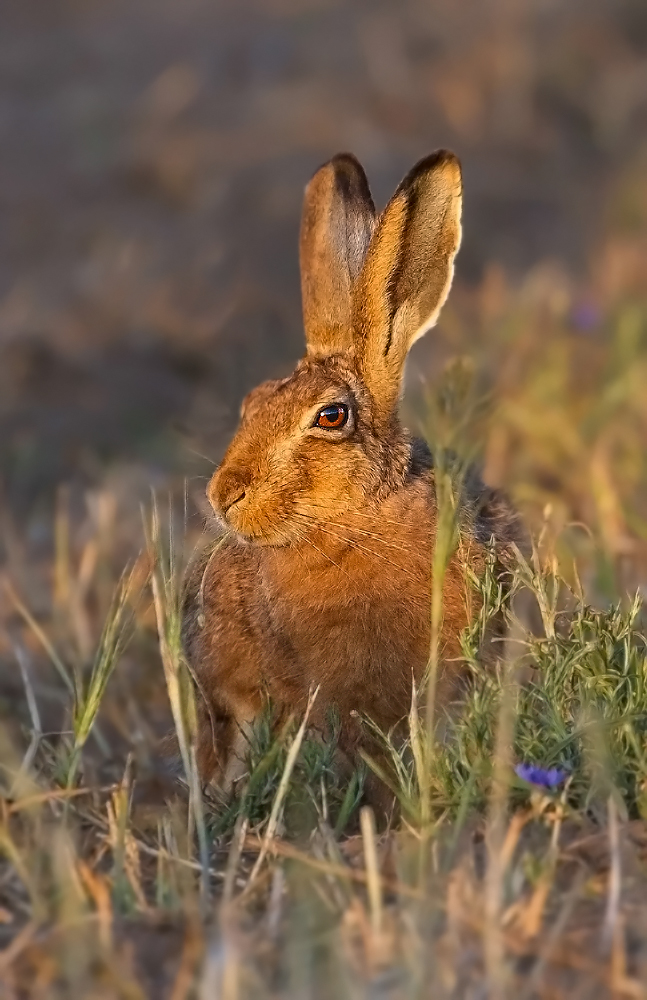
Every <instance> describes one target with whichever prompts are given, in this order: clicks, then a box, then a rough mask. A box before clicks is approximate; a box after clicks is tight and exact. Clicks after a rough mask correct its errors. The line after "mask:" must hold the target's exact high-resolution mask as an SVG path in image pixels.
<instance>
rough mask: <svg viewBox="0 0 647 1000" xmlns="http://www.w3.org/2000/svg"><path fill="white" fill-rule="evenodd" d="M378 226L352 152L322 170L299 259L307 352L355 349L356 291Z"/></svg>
mask: <svg viewBox="0 0 647 1000" xmlns="http://www.w3.org/2000/svg"><path fill="white" fill-rule="evenodd" d="M374 226H375V207H374V205H373V199H372V198H371V192H370V190H369V186H368V181H367V180H366V174H365V173H364V171H363V169H362V167H361V165H360V163H359V162H358V160H356V159H355V157H354V156H352V155H351V154H350V153H341V154H339V155H338V156H335V157H334V158H333V159H332V160H330V161H329V163H326V164H324V166H323V167H320V169H319V170H318V171H317V173H316V174H315V175H314V177H313V178H312V180H311V181H310V183H309V184H308V186H307V187H306V191H305V197H304V200H303V214H302V217H301V234H300V238H299V260H300V265H301V295H302V299H303V320H304V326H305V334H306V345H307V349H308V354H324V355H326V354H335V353H338V352H341V351H346V350H348V349H349V348H350V347H352V343H353V338H352V330H351V291H352V287H353V284H354V282H355V279H356V278H357V275H358V274H359V272H360V270H361V267H362V264H363V263H364V257H365V256H366V251H367V249H368V245H369V242H370V240H371V236H372V234H373V228H374Z"/></svg>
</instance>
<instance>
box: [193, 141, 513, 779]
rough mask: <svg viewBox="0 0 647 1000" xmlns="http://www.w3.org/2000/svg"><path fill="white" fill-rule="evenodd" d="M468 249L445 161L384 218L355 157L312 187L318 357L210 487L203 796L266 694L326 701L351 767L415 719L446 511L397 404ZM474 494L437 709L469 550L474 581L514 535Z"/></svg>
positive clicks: (296, 705) (335, 164) (253, 403)
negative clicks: (377, 741) (382, 735)
mask: <svg viewBox="0 0 647 1000" xmlns="http://www.w3.org/2000/svg"><path fill="white" fill-rule="evenodd" d="M460 239H461V171H460V165H459V162H458V160H457V159H456V157H455V156H454V155H453V154H452V153H449V152H446V151H444V150H441V151H439V152H436V153H434V154H432V155H431V156H428V157H426V158H425V159H423V160H421V161H420V162H419V163H418V164H417V165H416V166H415V167H414V168H413V169H412V170H411V171H410V172H409V173H408V174H407V176H406V177H405V178H404V180H403V181H402V183H401V184H400V186H399V187H398V189H397V191H396V192H395V194H394V196H393V197H392V199H391V200H390V202H389V203H388V205H387V206H386V208H385V210H384V211H383V212H382V214H381V215H380V216H376V212H375V208H374V206H373V201H372V198H371V194H370V191H369V187H368V183H367V180H366V176H365V174H364V171H363V169H362V167H361V166H360V164H359V163H358V161H357V160H356V159H355V158H354V157H353V156H351V155H347V154H343V155H339V156H336V157H334V159H332V160H331V161H330V162H329V163H327V164H325V165H324V166H323V167H321V169H320V170H318V171H317V173H316V174H315V175H314V177H313V178H312V180H311V181H310V183H309V184H308V186H307V188H306V192H305V200H304V207H303V217H302V224H301V235H300V264H301V283H302V295H303V313H304V325H305V339H306V355H305V357H304V358H303V360H302V361H300V362H299V363H298V365H297V366H296V368H295V370H294V372H293V374H292V375H290V377H289V378H284V379H279V380H274V381H270V382H265V383H264V384H262V385H261V386H259V387H258V388H257V389H254V390H253V392H251V393H250V394H249V395H248V396H247V398H246V399H245V400H244V402H243V405H242V409H241V422H240V427H239V429H238V432H237V434H236V436H235V437H234V439H233V441H232V442H231V444H230V446H229V449H228V451H227V453H226V455H225V457H224V459H223V461H222V464H221V465H220V467H219V468H218V469H217V471H216V472H215V473H214V475H213V478H212V479H211V482H210V484H209V487H208V497H209V501H210V503H211V505H212V507H213V509H214V511H215V513H216V516H217V518H218V519H219V521H220V522H221V523H222V526H223V527H224V528H225V529H226V532H227V534H226V536H225V538H224V541H223V542H222V544H221V545H220V546H219V547H218V549H217V551H216V552H215V553H214V554H213V556H212V557H211V558H208V559H207V560H206V563H205V562H202V564H201V565H200V566H197V567H196V568H195V569H194V571H193V574H192V579H191V580H190V581H189V586H188V592H187V598H186V603H185V621H184V643H185V649H186V653H187V656H188V658H189V662H190V664H191V666H192V670H193V672H194V675H195V677H196V679H197V681H198V685H199V687H200V689H201V694H202V698H201V702H202V705H201V729H200V734H199V747H198V764H199V768H200V771H201V775H202V778H203V779H204V780H205V781H208V780H210V779H214V780H216V781H217V782H221V783H224V784H229V783H230V782H231V780H232V778H233V777H234V776H235V774H236V771H237V770H239V768H240V764H239V761H238V758H240V757H241V756H244V747H245V736H244V734H245V728H246V727H247V725H248V724H249V723H251V722H252V721H253V720H254V719H255V718H256V717H257V716H258V714H259V713H260V712H261V710H262V709H263V706H264V704H265V701H266V698H267V696H269V697H270V699H271V701H272V702H273V704H274V705H275V707H276V708H277V710H278V715H279V717H281V716H282V717H283V718H284V717H285V716H286V715H288V714H289V713H296V714H297V715H298V713H300V712H303V710H304V707H305V705H306V702H307V699H308V693H309V690H310V689H311V687H312V686H313V685H319V695H318V698H317V699H316V702H315V706H314V709H313V714H312V716H311V719H312V721H313V724H314V725H315V726H321V727H323V726H324V722H325V719H326V715H327V713H328V711H329V709H330V708H331V707H332V706H334V707H335V708H336V710H337V712H338V716H339V719H340V725H341V729H340V744H341V746H342V748H343V749H344V750H345V751H346V752H347V753H349V754H351V755H352V753H353V752H354V749H355V748H356V747H357V745H358V742H359V741H361V740H362V739H364V736H363V732H364V730H363V729H362V724H361V721H360V717H361V716H368V717H370V718H371V719H372V720H373V721H374V722H375V723H376V724H377V726H379V727H380V728H382V729H384V730H386V729H388V728H390V727H392V726H394V725H395V724H396V723H398V721H399V720H401V719H402V718H403V717H404V716H406V714H407V712H408V710H409V707H410V702H411V691H412V680H415V681H416V682H420V680H421V678H422V675H423V673H424V671H425V667H426V664H427V661H428V655H429V643H430V591H431V565H432V551H433V544H434V531H435V525H436V519H437V507H436V499H435V491H434V470H433V462H432V460H431V455H430V453H429V450H428V448H427V446H426V445H425V444H424V442H422V441H418V440H416V439H413V438H412V437H411V435H410V434H409V433H408V431H407V430H406V429H405V428H404V427H403V426H402V424H401V423H400V419H399V416H398V401H399V397H400V393H401V389H402V381H403V371H404V365H405V361H406V357H407V353H408V351H409V348H410V347H411V345H412V344H413V343H414V341H415V340H417V338H418V337H420V336H422V334H424V333H425V332H426V331H427V330H429V329H430V327H432V326H433V325H434V324H435V322H436V320H437V318H438V314H439V312H440V310H441V308H442V306H443V304H444V302H445V300H446V298H447V295H448V292H449V288H450V285H451V282H452V275H453V269H454V257H455V255H456V252H457V251H458V248H459V244H460ZM466 492H467V493H469V494H470V496H466V498H465V504H466V506H467V507H469V513H468V518H467V523H468V524H469V526H470V528H469V530H468V538H467V542H466V545H464V546H462V551H461V556H460V558H459V556H458V555H457V556H455V557H454V558H453V559H452V561H451V562H450V564H449V567H448V570H447V573H446V575H445V581H444V592H443V624H442V634H441V645H442V660H443V664H444V666H443V668H442V670H441V676H440V681H439V687H438V698H439V700H440V701H441V703H442V702H443V699H444V701H445V703H446V702H447V701H448V700H450V699H451V697H453V695H452V692H454V691H455V687H456V685H455V679H456V675H457V673H458V672H459V669H460V668H459V666H458V665H457V662H456V661H457V659H458V656H459V650H460V647H459V635H460V632H461V630H462V629H463V628H464V627H465V626H466V624H468V621H469V614H470V611H469V607H470V600H469V599H468V596H467V595H466V582H465V579H466V577H465V572H464V561H462V560H464V559H465V552H468V557H467V558H468V560H469V562H470V565H471V566H472V567H473V568H476V570H477V571H478V569H479V568H480V567H482V566H483V562H484V555H485V546H486V544H487V543H489V542H490V540H491V539H494V544H495V546H496V547H497V548H498V550H499V553H500V554H501V556H502V557H503V555H504V554H505V552H506V551H507V550H508V548H509V547H510V545H511V543H512V542H513V541H514V540H515V538H516V536H517V528H516V524H517V521H516V517H515V515H514V513H513V512H512V511H511V509H510V508H509V507H508V505H507V503H506V501H505V500H504V498H502V497H501V496H500V495H499V494H498V493H497V492H496V491H494V490H491V489H488V488H486V487H485V486H483V485H482V484H481V483H480V481H479V480H478V477H477V476H476V475H473V476H470V486H469V489H467V490H466ZM472 596H473V595H472ZM471 607H472V613H474V610H475V608H474V602H473V601H472V603H471Z"/></svg>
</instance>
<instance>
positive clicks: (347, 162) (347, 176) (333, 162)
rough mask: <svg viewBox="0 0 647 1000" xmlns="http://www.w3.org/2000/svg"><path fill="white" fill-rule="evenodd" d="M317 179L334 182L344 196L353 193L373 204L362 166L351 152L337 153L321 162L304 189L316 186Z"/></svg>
mask: <svg viewBox="0 0 647 1000" xmlns="http://www.w3.org/2000/svg"><path fill="white" fill-rule="evenodd" d="M319 181H323V182H324V183H332V184H334V185H335V186H336V187H337V188H338V189H339V190H340V191H341V193H342V194H343V195H344V196H345V197H348V196H349V195H355V196H357V197H359V198H361V199H362V200H363V201H366V202H368V203H369V205H371V206H372V205H373V199H372V197H371V191H370V188H369V185H368V180H367V177H366V174H365V172H364V168H363V166H362V164H361V163H360V162H359V160H358V159H357V157H356V156H354V155H353V153H337V154H336V155H335V156H333V157H332V159H330V160H328V161H327V162H326V163H324V164H322V166H321V167H319V169H318V170H316V171H315V173H314V174H313V175H312V177H311V178H310V181H309V183H308V185H307V187H306V191H307V190H308V189H309V188H310V187H311V185H312V189H314V188H316V186H317V184H318V182H319Z"/></svg>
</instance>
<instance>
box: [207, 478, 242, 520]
mask: <svg viewBox="0 0 647 1000" xmlns="http://www.w3.org/2000/svg"><path fill="white" fill-rule="evenodd" d="M247 489H248V486H247V483H246V481H245V479H244V478H243V476H242V475H241V474H240V473H239V472H236V471H229V472H226V473H224V474H222V475H221V474H220V473H219V472H217V473H216V474H215V475H214V476H213V478H212V480H211V482H210V483H209V489H208V497H209V502H210V504H211V506H212V507H213V509H214V511H215V512H216V514H220V515H221V516H222V517H225V518H227V514H228V513H229V512H230V511H231V510H232V508H234V507H236V505H237V504H240V503H242V501H243V500H244V499H245V496H246V493H247Z"/></svg>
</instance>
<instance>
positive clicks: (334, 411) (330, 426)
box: [314, 403, 348, 431]
mask: <svg viewBox="0 0 647 1000" xmlns="http://www.w3.org/2000/svg"><path fill="white" fill-rule="evenodd" d="M347 420H348V407H347V406H346V404H345V403H333V404H332V405H331V406H324V408H323V409H322V410H319V413H318V414H317V416H316V419H315V422H314V426H315V427H324V428H325V429H326V430H335V431H336V430H339V428H340V427H343V426H344V424H345V423H346V422H347Z"/></svg>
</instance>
